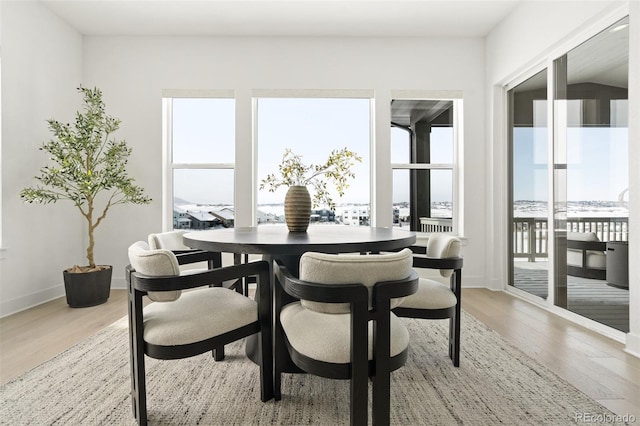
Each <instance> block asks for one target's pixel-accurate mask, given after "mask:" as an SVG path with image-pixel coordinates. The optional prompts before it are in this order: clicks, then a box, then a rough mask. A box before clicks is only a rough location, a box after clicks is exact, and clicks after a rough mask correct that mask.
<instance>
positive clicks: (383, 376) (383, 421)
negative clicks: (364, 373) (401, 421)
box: [372, 370, 391, 425]
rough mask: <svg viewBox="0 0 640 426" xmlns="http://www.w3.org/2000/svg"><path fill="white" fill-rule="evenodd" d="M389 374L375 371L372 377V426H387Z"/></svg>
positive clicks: (389, 394)
mask: <svg viewBox="0 0 640 426" xmlns="http://www.w3.org/2000/svg"><path fill="white" fill-rule="evenodd" d="M390 387H391V374H390V373H389V371H388V370H387V371H376V375H375V376H374V377H373V413H372V416H373V424H374V425H388V424H389V418H390V416H391V407H390V405H391V401H390V399H391V392H390Z"/></svg>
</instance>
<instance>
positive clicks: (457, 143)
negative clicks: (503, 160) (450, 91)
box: [389, 93, 463, 235]
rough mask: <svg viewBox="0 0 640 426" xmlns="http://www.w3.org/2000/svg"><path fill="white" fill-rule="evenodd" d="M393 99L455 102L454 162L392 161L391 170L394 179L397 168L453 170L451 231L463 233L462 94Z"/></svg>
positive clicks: (397, 97)
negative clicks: (461, 215) (461, 184)
mask: <svg viewBox="0 0 640 426" xmlns="http://www.w3.org/2000/svg"><path fill="white" fill-rule="evenodd" d="M391 99H392V100H394V101H403V100H422V101H451V102H452V104H453V111H452V117H453V125H452V128H453V162H452V163H391V172H392V179H393V171H395V170H451V174H452V176H451V180H452V188H451V191H452V194H451V225H452V231H451V233H452V234H454V235H463V232H462V229H461V228H462V223H463V221H462V220H461V217H460V213H461V212H462V211H463V210H462V200H463V194H462V193H463V188H462V187H461V186H460V182H462V177H461V174H462V172H461V171H462V167H461V163H462V135H463V131H462V127H461V126H462V124H463V120H462V114H463V112H462V111H463V100H462V96H461V95H458V96H445V97H442V96H429V94H428V93H426V94H424V95H421V96H406V95H404V96H402V95H400V96H392V97H391ZM392 127H393V126H391V125H390V126H389V132H391V128H392ZM414 232H416V233H417V234H429V232H423V231H421V230H420V231H418V230H416V231H414Z"/></svg>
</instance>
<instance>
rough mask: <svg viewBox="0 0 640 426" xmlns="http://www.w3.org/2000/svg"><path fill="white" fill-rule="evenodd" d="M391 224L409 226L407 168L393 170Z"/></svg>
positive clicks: (402, 226)
mask: <svg viewBox="0 0 640 426" xmlns="http://www.w3.org/2000/svg"><path fill="white" fill-rule="evenodd" d="M393 226H399V227H401V228H407V229H408V228H409V226H410V209H409V170H394V171H393Z"/></svg>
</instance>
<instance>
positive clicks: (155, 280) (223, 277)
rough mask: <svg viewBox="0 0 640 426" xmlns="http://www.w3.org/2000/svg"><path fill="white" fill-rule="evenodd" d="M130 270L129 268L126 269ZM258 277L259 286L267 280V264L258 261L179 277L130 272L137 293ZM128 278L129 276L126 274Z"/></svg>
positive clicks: (184, 288) (183, 288) (188, 287)
mask: <svg viewBox="0 0 640 426" xmlns="http://www.w3.org/2000/svg"><path fill="white" fill-rule="evenodd" d="M127 268H128V270H130V266H128V267H127ZM253 275H258V276H259V281H261V283H260V284H262V283H264V282H265V280H266V282H267V283H268V280H269V262H267V261H264V260H258V261H255V262H250V263H244V264H241V265H231V266H225V267H223V268H217V269H209V270H206V271H203V272H198V273H193V274H187V275H179V276H163V277H157V276H156V277H154V276H149V275H143V274H140V273H138V272H135V271H131V273H130V276H131V278H130V279H131V283H132V285H133V287H134V288H135V289H136V290H139V291H144V292H148V291H169V290H186V289H190V288H195V287H201V286H206V285H209V284H211V283H212V282H222V281H228V280H233V279H238V278H242V277H246V276H253ZM127 276H129V274H127Z"/></svg>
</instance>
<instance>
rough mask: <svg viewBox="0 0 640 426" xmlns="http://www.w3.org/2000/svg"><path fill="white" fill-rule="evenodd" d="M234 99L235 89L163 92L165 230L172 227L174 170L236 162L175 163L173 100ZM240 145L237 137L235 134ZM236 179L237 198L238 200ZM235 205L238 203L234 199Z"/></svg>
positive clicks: (227, 167)
mask: <svg viewBox="0 0 640 426" xmlns="http://www.w3.org/2000/svg"><path fill="white" fill-rule="evenodd" d="M194 98H199V99H233V100H234V103H235V93H234V91H233V90H164V91H163V92H162V116H163V132H162V166H163V167H162V182H163V191H162V194H163V196H162V229H163V230H164V231H169V230H173V208H174V206H173V204H174V203H173V197H174V193H173V176H174V171H175V170H189V169H191V170H194V169H198V170H233V171H234V174H235V169H236V165H235V163H192V162H188V163H174V162H173V100H174V99H194ZM236 145H237V137H236ZM234 150H235V147H234ZM235 193H236V192H235V179H234V190H233V194H234V201H235ZM234 206H235V202H234Z"/></svg>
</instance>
